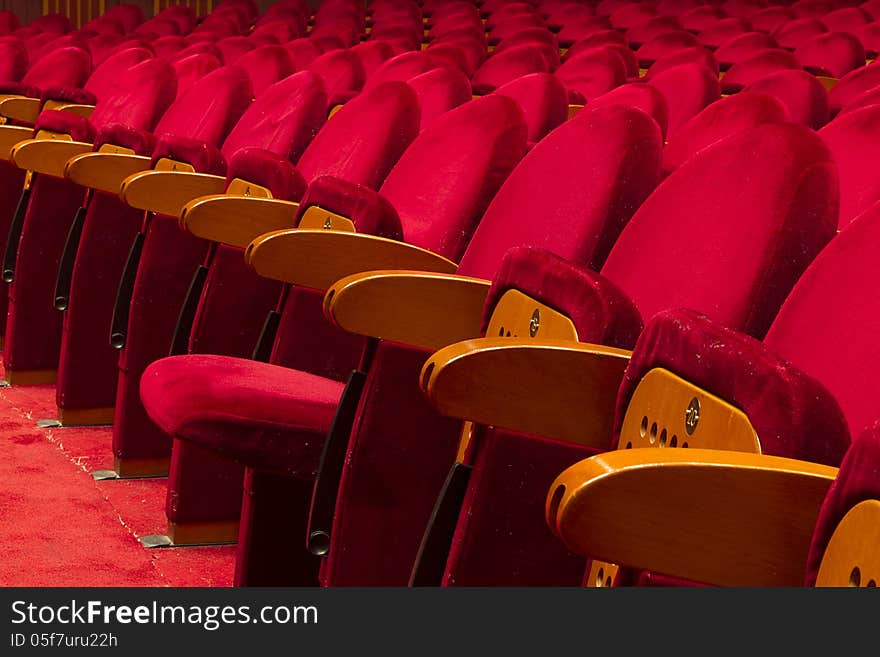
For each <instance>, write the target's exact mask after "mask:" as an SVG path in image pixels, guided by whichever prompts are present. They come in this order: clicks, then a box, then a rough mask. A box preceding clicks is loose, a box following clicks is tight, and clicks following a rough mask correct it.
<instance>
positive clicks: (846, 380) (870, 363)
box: [764, 205, 880, 436]
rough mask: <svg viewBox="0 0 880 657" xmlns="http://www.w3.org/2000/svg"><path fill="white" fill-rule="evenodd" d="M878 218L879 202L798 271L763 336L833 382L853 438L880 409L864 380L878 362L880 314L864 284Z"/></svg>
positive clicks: (871, 269) (872, 261)
mask: <svg viewBox="0 0 880 657" xmlns="http://www.w3.org/2000/svg"><path fill="white" fill-rule="evenodd" d="M878 218H880V207H878V206H877V205H874V206H872V207H871V208H870V209H869V210H868V211H866V212H865V213H864V214H862V215H860V216H859V217H858V218H856V219H855V220H853V221H852V222H851V223H850V224H849V225H847V226H845V227H844V228H842V229H841V232H840V234H839V235H837V237H835V238H834V239H833V240H832V241H831V243H830V244H829V245H828V246H827V247H826V248H825V249H824V250H823V251H822V253H820V254H819V256H818V257H817V258H816V260H815V262H814V263H813V265H812V266H811V267H810V268H809V269H808V270H807V271H806V272H805V273H804V274H803V276H801V277H800V279H799V280H798V282H797V285H795V287H794V289H793V290H792V292H791V294H790V295H789V297H788V299H786V302H785V304H784V305H783V306H782V308H781V309H780V310H779V313H778V314H777V316H776V319H775V320H774V322H773V326H771V328H770V330H769V331H768V332H767V337H766V338H765V340H764V342H765V344H767V345H768V347H770V348H771V349H772V350H773V351H774V352H775V353H777V354H779V355H780V356H782V357H783V358H786V359H787V360H790V361H791V362H792V363H794V364H795V366H797V367H799V368H801V369H802V370H804V371H805V372H806V373H808V374H810V375H812V376H814V377H815V378H816V379H818V380H819V381H821V382H822V384H823V385H824V386H825V387H826V388H828V390H829V391H830V392H831V394H833V395H834V398H835V399H836V400H837V401H838V402H839V403H840V406H841V408H842V409H843V412H844V414H845V415H846V418H847V421H848V422H849V428H850V432H851V434H852V435H853V436H857V435H858V434H859V433H861V431H862V430H863V429H864V428H865V427H866V426H867V425H869V424H870V423H872V422H873V421H874V419H875V418H876V415H877V411H876V408H877V404H876V395H873V394H872V388H871V386H867V385H865V381H868V380H870V378H871V377H872V376H873V374H872V373H873V372H874V371H876V368H877V363H878V362H880V350H878V348H877V346H876V341H875V340H874V336H875V335H876V330H877V328H878V326H880V317H878V314H877V309H876V304H873V303H872V302H871V295H870V294H866V293H865V289H866V288H867V287H869V286H870V285H871V282H872V281H873V280H874V279H875V278H876V276H877V273H876V262H877V248H878V240H877V235H878V231H880V224H878Z"/></svg>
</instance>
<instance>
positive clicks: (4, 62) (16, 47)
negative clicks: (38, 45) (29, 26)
mask: <svg viewBox="0 0 880 657" xmlns="http://www.w3.org/2000/svg"><path fill="white" fill-rule="evenodd" d="M27 65H28V54H27V50H26V49H25V47H24V42H23V41H22V40H21V39H17V38H15V37H2V38H0V80H3V81H4V82H18V81H19V80H21V78H22V77H23V76H24V74H25V71H27Z"/></svg>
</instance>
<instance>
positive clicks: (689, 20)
mask: <svg viewBox="0 0 880 657" xmlns="http://www.w3.org/2000/svg"><path fill="white" fill-rule="evenodd" d="M726 16H727V14H725V13H724V11H722V10H721V9H719V8H718V7H708V6H707V7H694V8H693V9H691V10H689V11H686V12H684V13H683V14H682V15H681V16H680V17H679V19H678V22H679V23H681V26H682V27H683V28H684V29H686V30H690V31H691V32H696V33H700V32H702V31H703V30H705V29H706V28H708V27H709V26H711V25H714V24H715V23H716V22H718V21H719V20H721V19H722V18H725V17H726Z"/></svg>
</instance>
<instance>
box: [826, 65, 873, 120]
mask: <svg viewBox="0 0 880 657" xmlns="http://www.w3.org/2000/svg"><path fill="white" fill-rule="evenodd" d="M878 86H880V66H875V65H874V64H871V65H868V66H863V67H862V68H858V69H856V70H854V71H850V72H849V73H848V74H847V75H845V76H844V77H842V78H841V79H840V80H839V81H838V82H837V84H836V85H834V86H833V87H832V88H831V91H829V92H828V99H829V101H830V102H831V113H832V116H833V115H834V114H837V113H838V112H839V111H840V110H841V109H842V108H843V107H845V106H846V105H848V104H849V103H851V102H852V101H854V100H855V99H856V98H858V97H859V96H861V95H862V94H863V93H865V92H866V91H870V90H871V89H874V88H876V87H878Z"/></svg>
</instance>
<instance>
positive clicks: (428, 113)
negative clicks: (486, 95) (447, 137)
mask: <svg viewBox="0 0 880 657" xmlns="http://www.w3.org/2000/svg"><path fill="white" fill-rule="evenodd" d="M407 84H409V86H410V87H411V88H412V90H413V91H415V92H416V95H417V96H418V97H419V107H420V109H421V112H420V116H421V118H420V120H419V128H420V129H421V130H424V129H425V128H427V127H428V126H430V125H431V124H432V123H434V121H436V120H437V119H438V118H440V117H441V116H443V115H444V114H446V112H448V111H449V110H451V109H453V108H455V107H458V106H459V105H463V104H464V103H466V102H468V101H469V100H471V84H470V80H468V79H467V77H466V76H465V75H464V73H462V72H460V71H456V70H453V69H448V68H435V69H431V70H430V71H427V72H425V73H420V74H419V75H416V76H414V77H411V78H409V79H408V80H407Z"/></svg>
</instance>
